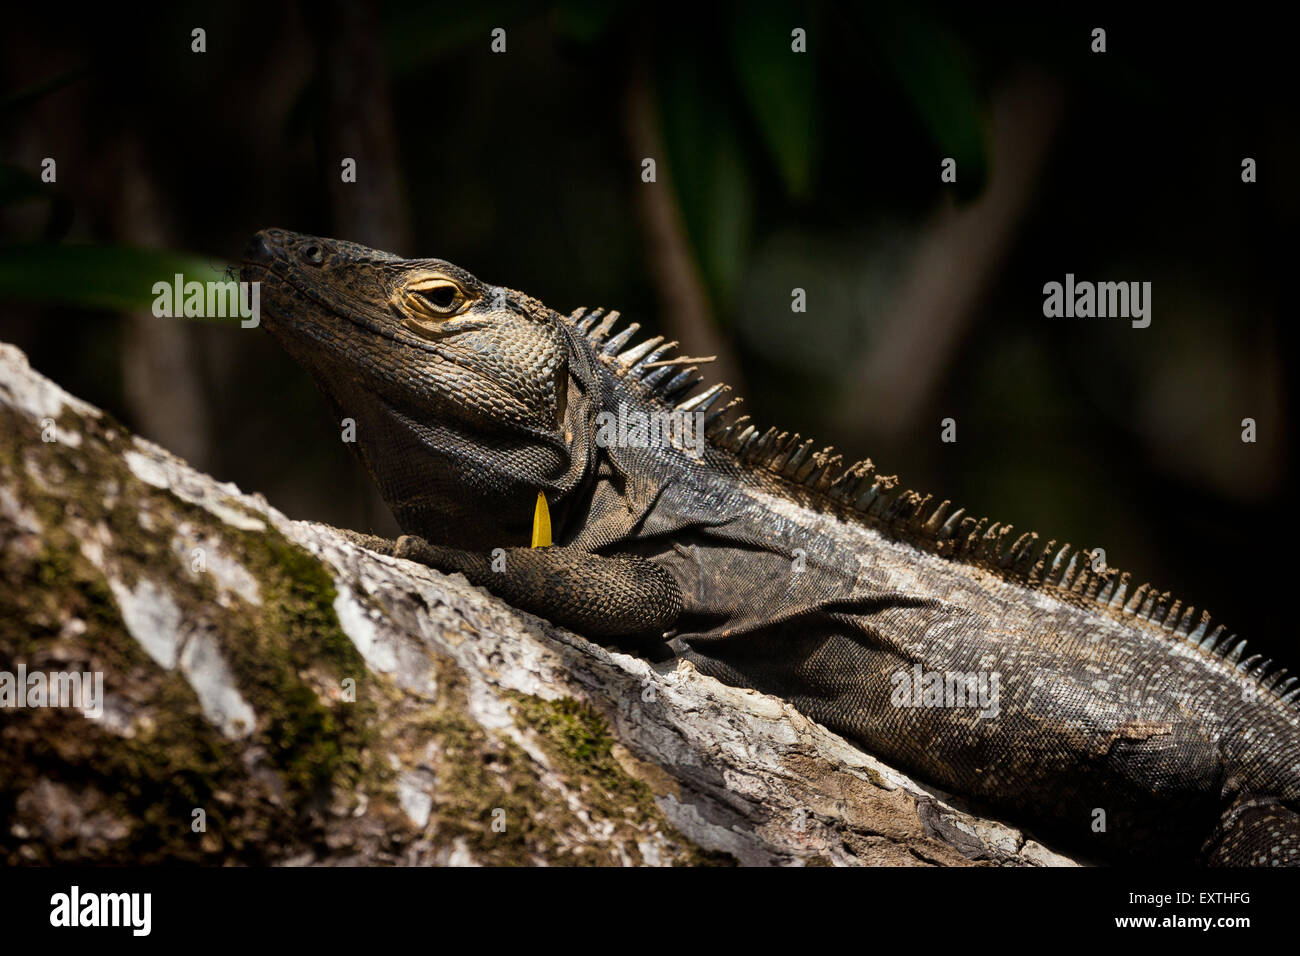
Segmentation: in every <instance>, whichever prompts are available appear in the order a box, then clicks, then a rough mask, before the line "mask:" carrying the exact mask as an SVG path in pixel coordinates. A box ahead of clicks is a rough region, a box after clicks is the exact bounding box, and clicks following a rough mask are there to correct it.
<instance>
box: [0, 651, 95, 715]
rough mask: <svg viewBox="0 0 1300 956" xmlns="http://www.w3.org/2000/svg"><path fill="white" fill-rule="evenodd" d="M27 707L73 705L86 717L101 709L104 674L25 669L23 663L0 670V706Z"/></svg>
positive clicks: (15, 708) (11, 707)
mask: <svg viewBox="0 0 1300 956" xmlns="http://www.w3.org/2000/svg"><path fill="white" fill-rule="evenodd" d="M31 707H76V708H77V709H79V710H80V711H81V712H82V713H83V714H85V715H86V716H87V717H91V718H99V717H101V716H103V713H104V674H103V672H102V671H95V672H93V673H92V672H90V671H87V672H85V673H80V672H78V671H50V672H49V673H48V674H47V673H45V672H44V671H32V672H31V673H28V672H27V665H26V664H19V665H18V673H17V674H14V673H13V672H11V671H0V710H5V709H8V710H22V709H24V708H31Z"/></svg>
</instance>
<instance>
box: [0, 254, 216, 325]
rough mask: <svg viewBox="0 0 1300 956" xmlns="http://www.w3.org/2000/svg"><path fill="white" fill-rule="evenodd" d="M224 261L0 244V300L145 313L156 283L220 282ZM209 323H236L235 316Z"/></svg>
mask: <svg viewBox="0 0 1300 956" xmlns="http://www.w3.org/2000/svg"><path fill="white" fill-rule="evenodd" d="M228 269H229V266H228V265H227V264H226V263H224V262H216V261H213V260H210V259H203V258H200V257H198V256H187V255H183V254H181V253H175V252H167V251H164V250H158V249H135V248H131V247H129V246H115V245H7V246H0V299H12V300H15V301H25V302H49V303H59V304H63V305H76V306H82V307H84V308H91V309H111V310H117V311H122V312H127V311H135V310H146V311H147V310H148V309H149V308H150V307H151V306H152V305H153V303H154V300H155V299H156V298H157V296H156V295H155V294H154V292H153V285H154V283H156V282H160V281H162V282H167V283H169V284H170V282H171V281H172V277H173V276H175V275H183V276H184V277H185V280H186V281H196V282H223V281H225V280H226V278H227V270H228ZM214 321H230V322H238V321H239V319H238V318H237V317H232V318H230V319H224V320H223V319H217V320H214Z"/></svg>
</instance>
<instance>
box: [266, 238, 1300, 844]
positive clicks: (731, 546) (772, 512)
mask: <svg viewBox="0 0 1300 956" xmlns="http://www.w3.org/2000/svg"><path fill="white" fill-rule="evenodd" d="M245 258H246V263H245V269H244V276H243V277H244V278H245V279H246V280H247V279H252V280H261V281H262V282H263V291H262V299H261V301H262V302H263V303H264V305H265V308H266V314H265V315H264V322H265V324H266V326H267V328H268V329H269V330H270V331H271V332H272V334H273V335H274V336H275V337H276V338H277V339H278V340H279V341H280V342H281V343H282V344H283V345H284V346H285V347H286V348H287V350H288V351H289V352H290V353H291V354H292V355H293V356H294V357H295V358H296V359H297V360H298V361H299V362H300V363H302V364H303V365H304V366H306V367H307V368H308V369H309V370H310V371H311V373H312V374H313V376H314V377H315V378H316V380H317V382H318V383H319V384H320V385H321V386H322V388H323V390H324V391H325V393H326V395H327V396H328V397H329V398H330V400H331V401H332V403H333V404H334V405H335V407H336V409H337V411H338V412H339V414H340V416H346V417H351V418H353V419H355V420H356V423H357V446H356V447H357V449H358V451H359V453H360V455H361V457H362V459H363V461H364V463H365V465H366V467H367V468H368V470H369V471H370V473H371V475H373V476H374V479H375V481H376V482H377V483H378V485H379V488H380V490H381V492H382V494H383V496H384V499H385V500H386V501H387V502H388V503H389V505H390V507H391V508H392V510H393V512H394V514H395V516H396V517H397V520H398V522H399V524H400V525H401V527H402V529H403V531H404V532H406V535H405V536H404V537H403V538H401V539H399V541H398V542H397V543H396V545H395V546H393V547H391V548H389V550H392V551H393V552H394V553H397V554H399V555H402V556H406V557H411V558H415V559H417V560H422V561H425V562H426V563H429V564H431V565H434V566H436V567H439V568H442V569H443V570H448V571H462V572H464V573H465V574H466V575H467V576H468V577H470V579H471V580H473V581H475V582H476V583H479V584H482V585H484V586H486V587H488V588H490V589H492V590H494V591H496V592H497V593H499V594H501V595H502V596H503V597H505V598H506V599H507V600H510V601H511V602H512V603H515V604H516V605H518V606H520V607H523V608H525V609H527V610H532V611H534V612H536V613H538V614H540V615H542V616H546V617H549V618H551V619H552V620H554V621H556V622H557V623H561V624H564V625H566V626H570V627H573V628H574V629H575V630H578V631H580V632H583V633H586V634H588V635H591V636H598V637H621V638H623V639H628V638H634V639H640V640H647V641H659V640H661V639H667V640H668V642H669V646H670V647H671V649H672V650H673V651H674V652H676V653H677V654H679V655H681V656H683V657H686V658H687V659H689V660H691V661H692V662H693V663H694V664H695V665H696V666H697V667H698V668H699V669H700V670H701V671H703V672H704V673H707V674H711V675H714V676H716V677H717V678H719V679H720V680H723V681H725V682H727V683H731V684H735V685H739V686H748V687H753V688H756V689H758V690H760V691H763V692H766V693H770V694H774V695H778V696H780V697H783V698H785V699H787V700H789V701H790V702H791V703H793V704H794V705H795V706H796V707H798V708H799V709H800V710H801V711H802V712H804V713H806V714H807V715H808V716H809V717H812V718H813V719H815V720H818V721H820V722H821V723H823V724H825V725H826V726H828V727H830V728H832V729H834V730H836V731H838V732H840V733H842V734H844V735H845V736H847V737H849V738H851V739H853V740H855V741H857V742H859V743H860V744H861V745H862V746H863V747H865V748H866V749H867V750H869V751H871V752H872V753H875V754H878V755H879V756H881V757H883V758H885V759H887V760H890V761H892V762H894V763H896V764H898V765H899V766H901V767H903V768H904V769H906V770H908V771H909V772H911V773H913V774H914V775H916V776H918V777H920V778H922V779H925V780H928V781H930V782H932V783H934V784H937V785H939V786H940V787H942V788H944V789H946V790H949V791H952V792H954V793H956V794H960V795H964V796H966V797H968V798H972V799H975V800H977V801H981V802H984V803H987V804H989V805H992V806H995V807H999V808H1003V809H1005V810H1007V811H1009V812H1010V813H1011V814H1012V815H1014V816H1016V817H1017V818H1020V819H1023V820H1025V821H1027V822H1029V823H1030V824H1031V825H1032V826H1035V827H1036V828H1037V829H1038V830H1040V831H1041V832H1044V833H1049V834H1051V835H1053V836H1054V837H1056V838H1057V839H1060V840H1062V841H1064V842H1065V843H1067V844H1068V845H1070V846H1072V847H1076V848H1079V849H1080V850H1081V851H1082V852H1083V853H1085V854H1090V855H1092V856H1093V857H1096V858H1099V859H1124V858H1143V859H1151V858H1159V859H1163V860H1171V861H1193V860H1200V861H1205V862H1215V863H1229V864H1260V863H1298V862H1300V815H1298V814H1297V810H1300V712H1298V711H1297V707H1296V699H1297V697H1298V696H1300V681H1297V679H1296V678H1289V677H1287V676H1286V674H1285V673H1284V672H1283V671H1281V670H1279V669H1277V668H1275V667H1273V665H1272V663H1271V662H1268V661H1262V660H1261V659H1259V658H1258V657H1251V658H1246V657H1245V656H1244V650H1243V647H1242V645H1241V644H1240V643H1239V642H1238V641H1237V640H1236V638H1235V637H1225V636H1224V633H1223V629H1222V628H1215V627H1212V626H1211V624H1210V621H1209V618H1208V616H1207V615H1205V614H1203V613H1197V612H1195V611H1194V610H1193V609H1192V608H1191V607H1187V606H1184V605H1183V604H1182V603H1180V602H1178V601H1175V600H1173V599H1171V597H1170V596H1169V595H1168V594H1166V593H1158V592H1155V591H1153V590H1151V589H1149V588H1147V587H1146V586H1143V587H1141V588H1134V587H1132V586H1131V584H1130V582H1129V579H1128V576H1127V575H1121V574H1118V573H1116V572H1114V571H1109V570H1105V569H1100V570H1098V569H1096V568H1094V567H1093V566H1092V564H1091V560H1090V556H1089V555H1087V554H1084V553H1081V552H1071V551H1070V549H1069V547H1068V546H1065V547H1058V546H1057V544H1056V543H1055V542H1047V543H1043V542H1040V541H1039V539H1038V538H1037V536H1036V535H1019V536H1017V535H1014V534H1013V533H1012V532H1011V529H1010V528H1009V527H1006V528H1003V527H1001V526H999V525H997V524H990V523H988V522H986V521H982V520H981V521H976V520H975V519H973V518H969V517H964V516H963V515H962V513H961V512H960V511H957V512H949V511H948V510H947V509H948V503H947V502H944V503H942V504H940V505H937V506H935V505H933V504H932V503H931V499H930V498H929V497H928V496H926V497H924V498H922V497H921V496H918V495H916V494H914V493H911V492H906V491H901V490H899V489H897V488H895V487H894V484H895V483H894V481H893V479H889V478H882V477H880V476H878V475H876V474H875V473H874V471H873V469H872V468H871V465H870V463H869V462H865V463H861V464H859V465H855V466H852V467H851V468H847V469H846V468H844V467H842V466H841V465H840V464H839V460H838V457H835V458H831V457H829V455H828V453H826V452H816V453H814V452H813V450H812V449H813V446H812V443H811V442H802V441H800V440H799V439H798V436H795V437H793V438H791V437H790V436H788V435H786V434H785V433H778V432H776V431H775V430H769V431H767V432H761V431H759V430H757V429H755V428H754V427H753V426H751V425H750V424H749V423H748V422H747V421H746V420H745V419H743V418H741V419H735V418H734V417H733V413H732V411H731V408H730V405H727V404H726V402H725V401H724V400H723V398H722V397H721V396H722V391H723V390H722V389H720V388H715V389H711V390H708V391H706V392H702V393H700V394H699V395H697V396H696V397H694V398H686V397H685V396H686V395H687V393H688V392H690V391H691V390H692V389H693V387H694V386H695V385H696V384H697V382H698V379H697V378H696V376H695V375H694V371H693V369H690V368H684V367H683V366H688V365H689V363H690V362H691V361H692V360H690V359H684V358H680V357H678V358H674V357H672V356H671V354H670V345H665V344H662V343H661V342H660V341H659V340H652V341H651V342H648V343H641V344H637V343H634V342H632V341H631V335H632V334H633V333H634V331H635V326H632V327H629V328H628V329H627V330H625V331H623V332H622V333H621V334H618V335H614V336H613V337H611V333H612V331H613V329H612V327H613V323H614V320H615V319H616V318H617V314H616V313H603V312H601V311H599V310H598V311H597V312H593V313H585V312H583V310H579V311H578V312H576V313H574V314H573V315H572V316H568V317H565V316H561V315H559V314H558V313H555V312H553V311H551V310H549V309H547V308H546V307H545V306H543V305H542V304H541V303H540V302H538V301H536V300H534V299H531V298H529V297H527V296H525V295H522V294H520V293H517V292H514V291H512V290H508V289H502V288H498V287H493V286H488V285H486V284H484V283H482V282H480V281H479V280H477V279H475V278H474V277H473V276H471V275H469V274H468V273H466V272H464V271H463V270H460V269H458V268H457V267H455V266H452V265H450V264H448V263H445V262H442V261H439V260H432V259H425V260H404V259H400V258H397V257H394V256H390V255H388V254H386V253H382V252H377V251H374V250H371V249H367V248H365V247H362V246H358V245H355V244H352V243H345V242H338V241H335V240H328V239H317V238H313V237H307V236H299V235H296V234H293V233H286V232H282V231H279V230H268V231H266V232H263V233H259V234H258V236H257V237H256V238H255V239H254V241H253V243H252V244H250V247H249V250H248V251H247V253H246V257H245ZM697 361H698V360H697ZM732 404H734V403H732ZM672 409H676V410H677V414H678V415H679V416H682V415H690V416H699V415H700V414H701V413H703V416H704V417H705V420H706V421H707V433H708V441H707V442H705V443H703V447H702V448H701V447H692V446H691V445H690V444H688V443H684V442H677V443H676V444H674V443H673V442H671V441H659V442H657V443H653V444H651V445H650V446H649V447H639V444H641V443H640V442H638V441H637V440H636V439H637V437H638V436H636V435H635V434H633V435H631V436H620V440H615V441H609V440H605V439H607V438H608V434H607V433H602V431H601V427H602V426H601V418H600V413H602V412H605V413H611V414H612V415H613V416H614V417H615V418H618V416H620V414H621V415H622V420H623V421H624V422H632V423H635V422H636V421H638V418H637V413H641V414H644V415H646V416H650V415H653V414H655V413H658V414H660V415H662V414H663V413H664V412H666V411H669V410H672ZM608 420H609V419H608V417H607V418H605V419H604V421H605V422H606V423H607V422H608ZM694 420H696V421H698V420H699V419H698V418H695V419H694ZM622 439H628V440H622ZM539 491H541V492H542V493H543V494H544V495H545V496H546V499H547V501H548V502H549V503H550V506H551V513H552V521H553V526H554V534H555V540H556V542H557V545H558V546H557V547H553V548H543V549H534V550H530V549H526V548H517V547H514V546H515V545H519V544H522V543H523V542H526V541H527V540H528V537H529V527H530V518H531V516H532V514H533V505H534V501H535V499H536V496H537V493H538V492H539ZM379 546H380V547H385V545H384V544H383V543H379ZM496 548H502V549H504V550H503V551H502V552H497V553H496V556H497V558H498V561H497V569H494V568H493V558H492V555H493V549H496ZM501 558H504V570H501V569H500V566H501V562H500V560H499V559H501ZM918 665H919V667H918ZM931 675H937V677H934V676H931ZM954 675H968V676H969V677H971V678H972V679H974V680H976V681H982V682H983V683H982V684H981V685H980V686H981V687H982V689H984V690H986V691H993V700H992V701H991V702H990V700H989V699H988V695H987V694H986V697H985V699H983V700H976V701H972V700H965V701H963V700H962V695H961V694H960V693H958V694H957V695H956V697H955V698H954V696H953V691H954V690H957V691H961V690H962V689H963V688H964V687H965V686H966V685H964V684H962V683H961V680H960V679H959V678H957V677H956V676H954ZM936 686H938V688H939V689H938V691H936ZM972 687H973V685H972ZM909 690H911V691H912V693H909ZM945 690H946V691H947V693H946V695H945V693H943V692H944V691H945Z"/></svg>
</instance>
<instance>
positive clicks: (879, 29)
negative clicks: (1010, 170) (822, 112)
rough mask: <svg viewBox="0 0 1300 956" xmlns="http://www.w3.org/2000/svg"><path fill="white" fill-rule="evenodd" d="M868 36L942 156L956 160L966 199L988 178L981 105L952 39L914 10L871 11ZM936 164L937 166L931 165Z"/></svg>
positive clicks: (963, 55)
mask: <svg viewBox="0 0 1300 956" xmlns="http://www.w3.org/2000/svg"><path fill="white" fill-rule="evenodd" d="M867 16H870V17H871V18H872V19H871V23H870V26H869V28H868V32H869V35H870V36H871V37H872V38H873V41H874V44H875V46H876V48H877V51H878V52H879V54H880V56H881V58H882V59H883V60H884V62H885V63H886V64H888V66H889V68H890V71H891V72H892V73H893V74H894V76H895V78H896V79H897V80H898V82H899V84H900V85H901V86H902V88H903V91H904V93H905V94H906V95H907V97H908V99H910V100H911V101H912V105H913V106H914V107H915V108H916V111H917V113H918V114H919V115H920V119H921V122H922V124H923V125H924V126H925V128H926V131H927V132H928V133H929V134H930V138H931V139H933V140H934V142H935V145H936V146H937V147H938V148H939V151H940V152H941V153H942V154H943V155H944V156H951V157H952V158H953V159H955V160H957V170H958V174H957V188H958V193H959V194H960V195H961V196H963V197H965V198H969V197H971V196H974V195H975V194H977V193H978V192H979V191H980V190H981V189H983V187H984V182H985V180H986V178H987V177H988V144H987V141H986V137H985V121H984V107H983V103H982V101H981V98H980V95H979V93H978V92H977V90H976V86H975V82H974V79H973V78H972V76H971V72H970V70H969V68H968V58H967V56H966V51H965V50H964V49H963V48H962V45H961V43H960V41H959V40H958V39H957V37H956V36H955V35H954V34H952V33H951V32H949V31H948V30H947V29H946V28H944V27H943V26H941V25H940V24H939V23H938V22H936V21H934V20H932V19H930V18H929V17H927V16H926V15H925V14H922V13H920V12H918V11H915V10H912V9H908V8H904V7H895V6H882V7H879V8H875V9H874V10H873V12H872V13H870V14H867ZM936 165H937V164H936Z"/></svg>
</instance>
